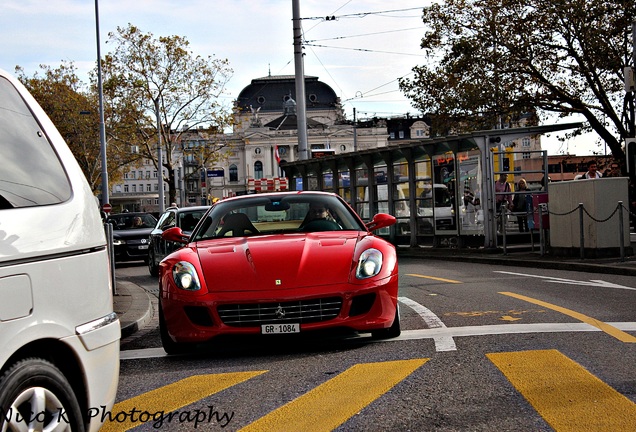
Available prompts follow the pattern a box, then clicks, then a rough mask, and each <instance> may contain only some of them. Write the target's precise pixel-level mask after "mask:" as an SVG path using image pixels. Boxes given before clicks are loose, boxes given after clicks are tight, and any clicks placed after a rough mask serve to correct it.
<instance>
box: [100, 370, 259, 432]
mask: <svg viewBox="0 0 636 432" xmlns="http://www.w3.org/2000/svg"><path fill="white" fill-rule="evenodd" d="M265 372H267V371H252V372H233V373H221V374H211V375H196V376H192V377H188V378H185V379H182V380H180V381H177V382H174V383H172V384H168V385H166V386H163V387H160V388H158V389H155V390H151V391H149V392H146V393H143V394H141V395H139V396H136V397H133V398H130V399H127V400H125V401H122V402H119V403H117V404H115V406H114V407H113V409H112V410H111V411H110V417H107V419H112V420H111V421H107V422H106V423H104V426H103V427H102V429H100V432H121V431H127V430H129V429H132V428H134V427H136V426H139V425H140V424H143V423H146V422H153V423H155V422H157V421H159V420H162V421H163V422H164V424H163V426H165V427H168V428H169V421H168V418H170V419H171V421H170V422H171V423H179V422H180V423H183V422H184V417H180V414H179V413H176V414H173V417H169V413H171V412H172V411H175V410H178V409H179V408H182V407H184V406H186V405H190V404H191V403H193V402H196V401H198V400H199V399H202V398H204V397H207V396H210V395H212V394H214V393H218V392H220V391H222V390H225V389H227V388H229V387H231V386H233V385H236V384H239V383H242V382H244V381H247V380H249V379H251V378H254V377H255V376H258V375H261V374H263V373H265ZM197 411H198V410H197ZM93 414H94V413H93ZM184 414H186V416H185V418H186V421H188V422H190V423H192V424H194V423H193V422H196V417H197V416H199V415H208V417H209V416H214V415H215V414H214V411H213V409H212V408H210V410H209V411H208V410H207V409H206V410H205V411H199V412H196V413H195V412H187V413H184ZM101 415H102V412H99V413H98V417H101ZM216 417H218V415H217V416H216ZM228 421H229V419H228Z"/></svg>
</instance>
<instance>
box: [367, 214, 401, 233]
mask: <svg viewBox="0 0 636 432" xmlns="http://www.w3.org/2000/svg"><path fill="white" fill-rule="evenodd" d="M394 223H395V216H391V215H390V214H386V213H378V214H377V215H375V216H373V220H372V221H371V222H369V223H367V224H366V227H367V229H368V230H369V231H375V230H378V229H380V228H385V227H388V226H391V225H393V224H394Z"/></svg>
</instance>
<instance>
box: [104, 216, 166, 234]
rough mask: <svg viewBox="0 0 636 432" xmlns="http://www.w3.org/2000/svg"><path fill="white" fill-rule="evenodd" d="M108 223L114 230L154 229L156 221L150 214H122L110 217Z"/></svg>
mask: <svg viewBox="0 0 636 432" xmlns="http://www.w3.org/2000/svg"><path fill="white" fill-rule="evenodd" d="M108 223H110V224H112V225H113V229H114V230H127V229H141V228H154V227H155V225H156V224H157V219H155V217H154V216H153V215H151V214H150V213H122V214H116V215H112V216H110V217H109V218H108Z"/></svg>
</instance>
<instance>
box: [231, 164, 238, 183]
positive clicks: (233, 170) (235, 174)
mask: <svg viewBox="0 0 636 432" xmlns="http://www.w3.org/2000/svg"><path fill="white" fill-rule="evenodd" d="M230 181H231V182H237V181H238V167H237V166H236V165H234V164H232V165H230Z"/></svg>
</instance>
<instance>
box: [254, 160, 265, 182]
mask: <svg viewBox="0 0 636 432" xmlns="http://www.w3.org/2000/svg"><path fill="white" fill-rule="evenodd" d="M254 178H257V179H260V178H263V162H261V161H256V162H254Z"/></svg>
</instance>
